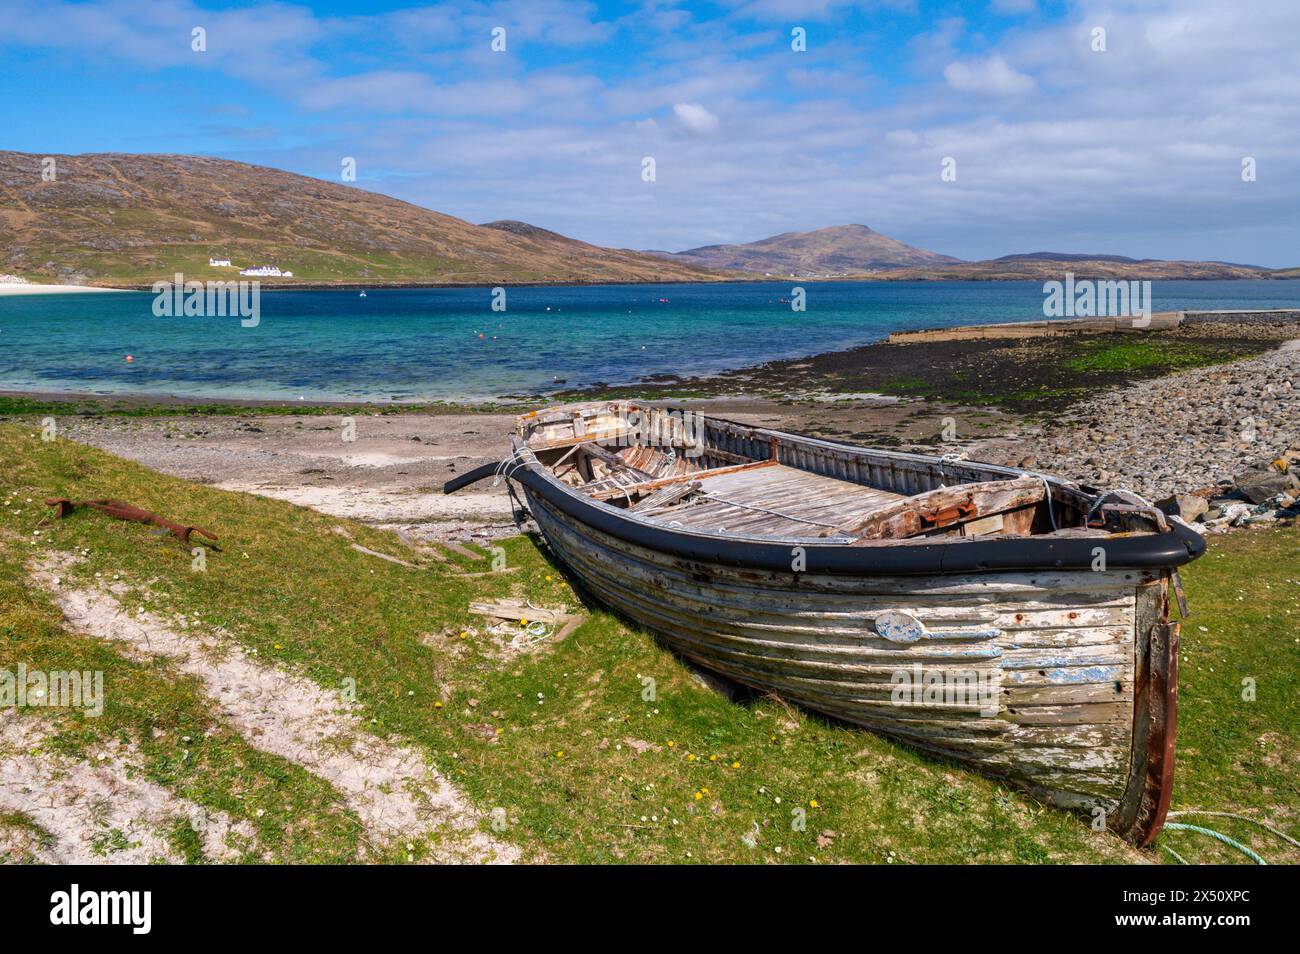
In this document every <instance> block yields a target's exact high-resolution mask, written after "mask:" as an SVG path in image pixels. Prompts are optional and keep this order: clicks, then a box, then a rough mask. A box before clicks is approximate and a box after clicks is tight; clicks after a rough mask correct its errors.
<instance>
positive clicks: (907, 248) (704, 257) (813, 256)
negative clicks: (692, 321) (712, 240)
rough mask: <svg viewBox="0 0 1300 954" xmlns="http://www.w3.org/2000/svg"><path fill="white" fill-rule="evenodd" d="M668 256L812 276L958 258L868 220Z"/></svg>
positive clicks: (736, 268)
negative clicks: (874, 226)
mask: <svg viewBox="0 0 1300 954" xmlns="http://www.w3.org/2000/svg"><path fill="white" fill-rule="evenodd" d="M660 254H663V253H660ZM670 257H671V258H672V259H674V260H678V261H686V262H690V263H692V264H694V265H698V266H700V267H703V268H710V269H717V270H732V271H743V272H757V273H760V274H771V275H772V276H773V277H778V276H781V277H785V276H790V275H795V276H798V277H809V278H812V277H819V278H822V277H832V276H840V275H849V274H853V273H860V272H872V271H878V270H880V269H887V268H898V267H910V266H917V265H926V266H933V265H943V264H947V263H953V262H959V261H960V259H956V258H953V257H951V256H949V255H939V254H938V253H936V252H930V251H927V250H925V249H923V248H915V247H913V246H911V245H907V244H904V243H903V242H900V241H898V240H897V239H892V238H890V237H889V236H887V235H881V234H880V233H879V232H877V231H875V230H873V229H869V228H867V226H865V225H833V226H830V227H828V228H824V229H815V230H813V231H811V232H783V233H782V234H780V235H773V236H772V237H771V238H765V239H760V240H759V241H757V242H748V243H746V244H744V245H705V246H702V247H700V248H692V249H688V250H686V251H684V252H676V253H672V254H670Z"/></svg>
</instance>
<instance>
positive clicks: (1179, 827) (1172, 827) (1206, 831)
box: [1165, 822, 1268, 865]
mask: <svg viewBox="0 0 1300 954" xmlns="http://www.w3.org/2000/svg"><path fill="white" fill-rule="evenodd" d="M1165 830H1166V831H1194V832H1196V833H1197V834H1198V835H1209V836H1210V837H1211V838H1213V839H1215V840H1216V841H1221V842H1223V843H1224V844H1225V845H1227V846H1228V847H1229V848H1236V849H1237V850H1238V851H1240V852H1241V853H1242V854H1243V855H1246V856H1247V857H1249V858H1250V859H1251V860H1253V861H1254V862H1255V864H1257V865H1267V864H1268V862H1267V861H1265V860H1264V859H1263V858H1261V857H1260V856H1259V855H1257V854H1255V852H1253V851H1251V850H1250V849H1249V848H1247V847H1246V846H1245V845H1243V844H1242V843H1241V842H1239V841H1233V840H1232V839H1231V838H1229V837H1228V836H1227V835H1225V834H1223V832H1220V831H1215V830H1214V829H1213V828H1202V827H1201V826H1200V825H1184V824H1182V823H1181V822H1165Z"/></svg>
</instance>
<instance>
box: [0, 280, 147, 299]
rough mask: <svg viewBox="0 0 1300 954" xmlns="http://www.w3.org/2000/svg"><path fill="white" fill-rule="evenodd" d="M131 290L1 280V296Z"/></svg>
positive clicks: (114, 287) (80, 293) (126, 289)
mask: <svg viewBox="0 0 1300 954" xmlns="http://www.w3.org/2000/svg"><path fill="white" fill-rule="evenodd" d="M126 291H131V289H129V288H122V287H121V286H117V285H114V286H111V287H110V286H107V285H42V284H39V283H37V282H0V298H16V297H18V296H20V295H82V294H98V293H111V292H126Z"/></svg>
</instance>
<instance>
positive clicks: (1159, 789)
mask: <svg viewBox="0 0 1300 954" xmlns="http://www.w3.org/2000/svg"><path fill="white" fill-rule="evenodd" d="M525 492H526V494H527V500H528V504H529V507H530V510H531V511H532V513H533V516H534V518H535V519H536V520H537V522H538V525H539V526H540V528H541V530H542V532H543V534H544V535H545V537H546V540H547V542H548V544H549V545H550V546H551V548H552V549H553V550H554V551H555V553H556V555H557V556H558V557H559V558H560V559H561V560H562V561H563V562H564V563H565V564H566V565H567V566H568V568H569V569H570V570H571V571H572V572H573V573H574V574H575V575H576V576H577V577H578V578H579V580H581V582H582V583H583V584H584V585H585V586H586V587H587V588H588V589H589V590H590V591H591V592H592V593H594V594H595V595H596V596H598V597H599V598H600V599H601V600H603V601H604V602H605V603H607V604H608V605H610V606H612V607H613V608H615V609H617V610H618V611H620V612H621V613H623V614H625V615H626V616H628V617H629V618H631V619H632V620H635V621H636V622H637V623H640V624H641V625H643V626H645V627H647V628H649V629H651V630H654V631H655V632H657V633H659V634H661V635H662V636H663V638H664V639H665V640H666V641H667V643H668V644H669V645H670V646H672V647H673V648H674V649H675V650H676V651H677V652H679V653H680V654H681V655H683V656H685V657H687V658H689V659H691V660H693V661H695V662H697V663H699V664H700V665H701V666H704V667H706V668H708V669H711V670H714V671H716V672H719V673H722V674H723V675H726V676H728V677H730V678H731V679H734V680H736V681H737V682H740V683H744V684H746V685H749V686H752V687H754V688H757V689H762V690H769V691H772V692H775V693H778V694H779V695H781V696H782V697H783V698H785V699H788V700H790V701H792V702H796V703H799V704H802V705H804V706H806V707H808V708H810V709H813V710H816V711H818V712H822V713H825V714H827V715H830V716H834V717H836V718H839V719H843V720H845V721H847V722H852V723H855V724H857V725H861V726H864V727H866V728H869V729H872V730H874V731H876V732H880V733H882V734H885V735H889V736H893V737H895V738H898V739H900V740H902V741H905V742H907V743H908V744H910V745H913V746H916V747H918V748H921V749H924V750H926V751H929V752H933V753H936V754H939V755H942V756H946V757H949V758H953V759H956V760H958V761H961V762H964V763H966V764H968V765H970V766H972V767H974V768H976V769H978V770H979V771H981V772H984V773H986V774H990V775H994V776H997V777H999V778H1003V779H1005V780H1007V781H1009V782H1012V783H1014V784H1016V785H1019V786H1021V787H1023V788H1026V789H1028V790H1029V791H1031V792H1033V793H1034V794H1036V795H1038V796H1039V797H1042V798H1044V799H1045V800H1048V801H1050V802H1052V803H1054V804H1057V805H1061V806H1063V807H1068V808H1074V809H1082V810H1085V811H1088V812H1090V813H1092V814H1093V815H1094V816H1095V815H1096V814H1097V813H1099V812H1101V813H1104V820H1105V822H1106V824H1108V825H1109V826H1110V827H1112V828H1114V829H1115V830H1116V831H1118V832H1119V833H1120V834H1121V835H1123V836H1124V837H1126V838H1128V839H1129V840H1131V841H1134V842H1136V843H1138V844H1145V843H1146V842H1147V841H1148V840H1149V839H1150V837H1153V835H1154V833H1155V832H1156V831H1157V830H1158V829H1159V827H1160V825H1161V824H1162V823H1163V817H1164V812H1165V809H1166V808H1167V806H1168V794H1169V791H1170V785H1171V774H1172V759H1173V752H1172V740H1173V732H1174V712H1175V701H1176V700H1175V695H1174V688H1173V687H1175V686H1176V685H1177V678H1176V670H1175V666H1176V659H1177V627H1176V625H1173V624H1167V623H1165V622H1164V621H1163V620H1164V616H1165V612H1164V605H1163V604H1164V602H1165V600H1166V579H1165V577H1164V575H1163V574H1162V573H1160V572H1158V571H1141V570H1116V571H1110V572H1106V573H1093V572H1091V571H1088V570H1073V571H1066V572H1059V573H1056V572H1046V571H1045V572H1038V573H1035V572H1029V573H1026V572H1003V573H992V574H983V575H978V576H976V575H960V576H952V577H942V578H938V579H933V578H924V577H907V576H892V577H891V576H875V577H867V578H851V577H840V576H830V575H817V574H807V573H793V572H792V573H787V574H781V573H777V572H771V571H754V570H745V569H738V568H735V567H729V566H725V565H722V564H716V563H713V564H710V563H701V562H697V561H689V560H683V559H681V558H678V557H675V556H673V555H671V554H666V553H663V552H661V551H657V550H654V549H650V548H647V547H643V546H639V545H637V544H635V543H630V542H628V541H626V540H621V539H618V538H616V537H613V536H610V535H607V534H605V533H602V532H600V531H598V530H595V529H593V528H592V527H590V526H588V525H586V524H584V523H582V522H581V521H578V520H575V519H573V518H572V517H570V516H568V515H566V514H565V513H563V512H562V511H561V510H560V509H558V508H556V507H554V506H552V505H551V504H548V503H547V502H546V501H545V500H544V499H542V498H541V497H540V496H539V495H537V494H534V493H532V492H529V491H527V489H526V491H525ZM899 609H905V610H906V611H907V612H908V613H909V614H910V615H912V616H914V617H916V618H917V619H919V620H920V621H921V622H922V623H924V624H925V625H926V627H927V629H928V630H929V632H930V633H931V634H932V635H933V636H935V637H937V638H923V639H920V640H917V641H916V642H914V643H911V644H908V645H900V644H899V643H895V642H890V641H888V640H886V639H884V638H883V637H881V636H880V635H879V633H878V632H877V630H876V622H877V619H878V618H879V617H880V616H881V615H882V614H884V613H886V612H889V611H895V610H899ZM900 674H904V675H905V678H906V679H907V682H906V683H904V682H902V681H901V680H900ZM971 674H976V675H975V678H974V680H972V679H971ZM927 680H928V681H930V686H931V688H932V689H933V688H935V687H936V686H941V687H942V688H943V689H944V690H945V691H944V692H943V693H942V694H941V695H942V698H941V699H927V698H926V696H925V692H924V688H925V686H926V683H927ZM972 681H973V682H974V684H975V685H976V687H977V688H976V692H975V693H974V694H973V695H972V694H970V693H967V694H964V695H962V694H958V695H959V698H958V699H957V700H955V701H948V700H949V699H950V698H952V695H953V694H950V693H948V692H946V689H947V687H949V686H953V685H957V686H960V685H962V684H966V685H970V684H971V683H972ZM918 683H919V684H920V685H921V686H922V692H921V693H920V694H919V695H918V694H917V693H916V692H915V691H912V690H914V689H915V687H916V686H917V685H918ZM934 695H936V693H935V692H931V696H934Z"/></svg>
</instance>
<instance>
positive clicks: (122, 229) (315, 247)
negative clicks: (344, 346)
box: [0, 152, 719, 285]
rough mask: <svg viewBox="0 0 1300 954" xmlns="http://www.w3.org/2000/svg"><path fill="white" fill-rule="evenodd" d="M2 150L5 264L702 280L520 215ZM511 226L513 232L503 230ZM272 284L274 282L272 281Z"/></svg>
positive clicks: (134, 158) (122, 274)
mask: <svg viewBox="0 0 1300 954" xmlns="http://www.w3.org/2000/svg"><path fill="white" fill-rule="evenodd" d="M43 158H44V157H42V156H38V155H34V154H27V153H19V152H0V273H5V272H13V273H16V274H19V275H23V276H24V277H27V278H30V279H33V280H36V281H40V280H49V281H60V282H69V283H88V284H100V285H114V284H117V285H122V284H148V283H150V282H153V281H155V280H158V279H163V278H170V277H171V276H172V275H173V274H174V273H176V272H183V273H184V274H186V275H187V276H194V277H209V276H211V277H217V276H220V277H224V278H233V277H235V275H236V272H235V271H234V269H221V268H212V267H210V266H209V265H208V259H209V258H210V257H216V258H229V259H230V260H231V261H232V262H233V263H234V264H235V265H240V266H248V265H261V264H270V265H276V266H279V267H280V268H283V269H287V270H290V271H292V272H293V281H294V282H295V283H301V282H312V283H338V284H348V283H363V284H371V285H378V284H383V283H385V282H393V283H429V284H462V283H463V284H484V283H487V284H490V283H495V282H641V281H708V280H711V279H714V278H717V277H719V276H716V275H714V274H711V273H710V272H709V271H707V270H706V269H704V268H701V267H700V266H698V265H696V264H695V263H692V262H688V261H672V260H665V259H663V258H660V257H658V256H654V255H648V254H645V253H641V252H633V251H628V250H618V249H607V248H601V247H599V246H595V245H589V244H587V243H585V242H579V241H577V240H575V239H570V238H566V237H565V236H563V235H559V234H557V233H555V232H549V231H547V230H545V229H538V228H535V227H533V226H526V225H524V223H503V222H497V223H492V224H491V226H481V225H474V224H472V223H469V222H466V221H464V220H462V219H458V218H454V217H453V216H449V215H443V214H441V213H439V212H434V211H431V210H429V209H425V208H422V207H420V206H417V205H412V204H411V203H409V202H403V201H400V200H398V199H393V198H389V197H388V196H384V195H380V194H378V193H374V192H367V191H365V190H363V189H359V188H356V187H354V186H351V185H344V184H342V183H333V182H326V181H323V180H320V179H312V178H309V177H307V176H301V175H296V174H294V173H291V172H284V171H282V170H279V169H271V168H267V167H264V166H254V165H249V164H246V163H242V162H232V161H230V160H226V159H211V158H205V157H199V156H178V155H131V154H121V153H102V154H90V155H80V156H54V157H52V158H54V160H55V168H56V171H57V178H56V179H55V180H54V181H50V182H47V181H43V179H42V177H41V169H42V165H41V162H42V159H43ZM507 226H510V227H507ZM271 281H275V280H274V279H272V280H271Z"/></svg>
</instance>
